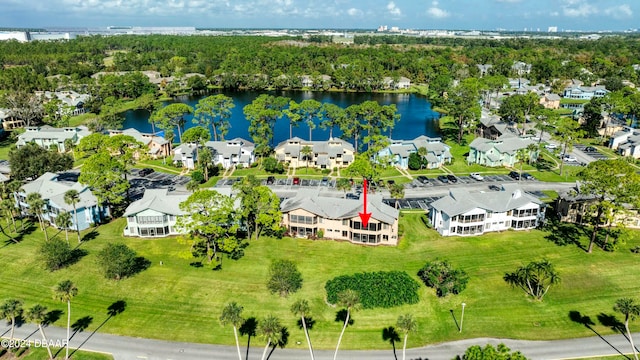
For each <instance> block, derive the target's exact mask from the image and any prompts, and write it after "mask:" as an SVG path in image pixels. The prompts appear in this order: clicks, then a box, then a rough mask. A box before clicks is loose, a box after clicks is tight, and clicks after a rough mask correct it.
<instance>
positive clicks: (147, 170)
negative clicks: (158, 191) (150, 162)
mask: <svg viewBox="0 0 640 360" xmlns="http://www.w3.org/2000/svg"><path fill="white" fill-rule="evenodd" d="M152 172H154V170H153V169H152V168H144V169H141V170H140V171H138V175H139V176H147V175H149V174H151V173H152Z"/></svg>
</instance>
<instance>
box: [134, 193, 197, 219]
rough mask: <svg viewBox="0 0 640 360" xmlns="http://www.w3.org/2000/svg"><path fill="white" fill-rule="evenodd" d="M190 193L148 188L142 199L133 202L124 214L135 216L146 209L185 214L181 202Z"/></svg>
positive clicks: (171, 213)
mask: <svg viewBox="0 0 640 360" xmlns="http://www.w3.org/2000/svg"><path fill="white" fill-rule="evenodd" d="M187 198H189V194H184V193H175V192H169V190H167V189H146V190H145V191H144V195H143V196H142V199H140V200H136V201H134V202H132V203H131V204H130V205H129V206H127V209H126V210H125V212H124V215H123V216H134V215H136V214H137V213H139V212H142V211H145V210H155V211H157V212H160V213H163V214H168V215H184V214H186V213H185V212H184V211H182V210H180V203H182V202H183V201H185V200H187Z"/></svg>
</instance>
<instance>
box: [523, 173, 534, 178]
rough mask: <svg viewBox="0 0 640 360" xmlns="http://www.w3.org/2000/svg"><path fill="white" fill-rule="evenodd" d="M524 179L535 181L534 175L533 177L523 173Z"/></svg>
mask: <svg viewBox="0 0 640 360" xmlns="http://www.w3.org/2000/svg"><path fill="white" fill-rule="evenodd" d="M522 178H523V179H525V180H535V178H534V177H533V175H531V174H529V173H522Z"/></svg>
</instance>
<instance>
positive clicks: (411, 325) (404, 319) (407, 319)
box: [396, 314, 418, 360]
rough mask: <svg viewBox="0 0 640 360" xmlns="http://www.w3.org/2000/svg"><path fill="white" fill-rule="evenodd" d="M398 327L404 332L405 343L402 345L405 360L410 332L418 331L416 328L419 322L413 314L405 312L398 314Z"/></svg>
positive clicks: (403, 359)
mask: <svg viewBox="0 0 640 360" xmlns="http://www.w3.org/2000/svg"><path fill="white" fill-rule="evenodd" d="M396 327H397V328H398V330H400V331H402V333H403V334H404V344H403V345H402V360H405V355H406V351H407V338H408V337H409V333H412V332H415V331H416V329H417V328H418V324H417V323H416V321H415V320H414V319H413V316H411V314H405V315H400V316H398V322H397V323H396Z"/></svg>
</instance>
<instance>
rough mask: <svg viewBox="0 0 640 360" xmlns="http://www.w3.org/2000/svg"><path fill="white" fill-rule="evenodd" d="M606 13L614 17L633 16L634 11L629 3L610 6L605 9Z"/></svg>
mask: <svg viewBox="0 0 640 360" xmlns="http://www.w3.org/2000/svg"><path fill="white" fill-rule="evenodd" d="M604 13H605V14H606V15H609V16H611V17H614V18H616V19H624V18H630V17H632V16H633V11H632V10H631V7H630V6H629V5H628V4H622V5H618V6H614V7H610V8H608V9H606V10H605V11H604Z"/></svg>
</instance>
